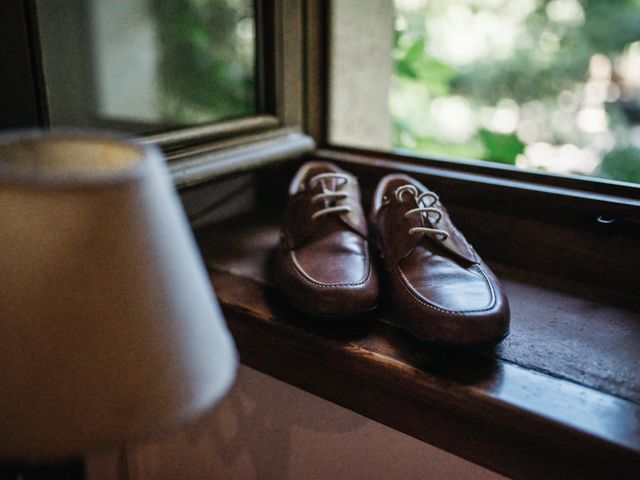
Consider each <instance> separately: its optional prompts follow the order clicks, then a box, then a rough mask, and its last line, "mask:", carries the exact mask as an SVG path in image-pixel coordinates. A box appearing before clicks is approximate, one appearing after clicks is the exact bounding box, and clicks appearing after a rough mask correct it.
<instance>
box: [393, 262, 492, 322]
mask: <svg viewBox="0 0 640 480" xmlns="http://www.w3.org/2000/svg"><path fill="white" fill-rule="evenodd" d="M472 268H476V269H477V270H478V271H479V272H480V274H481V275H482V279H483V280H484V282H485V283H486V284H487V285H488V287H489V291H490V292H491V302H490V304H489V306H488V307H486V308H483V309H480V310H459V311H458V310H448V309H446V308H443V307H441V306H439V305H436V304H435V303H432V302H429V301H428V300H427V299H426V298H424V297H423V296H422V295H420V294H419V293H418V292H416V291H415V289H414V287H413V286H412V285H411V283H409V280H408V279H407V277H406V276H405V274H404V273H403V272H402V270H401V269H400V267H396V268H395V271H394V273H395V274H396V275H397V276H398V277H399V278H400V280H401V282H400V283H401V284H402V286H403V287H404V289H405V290H406V291H407V293H409V295H411V296H412V297H413V298H414V299H415V300H416V301H418V302H419V303H421V304H422V305H424V306H425V307H428V308H431V309H433V310H437V311H439V312H442V313H450V314H455V315H468V314H473V313H480V312H487V311H489V310H491V309H492V308H493V307H495V305H496V294H495V292H494V290H493V286H492V285H491V282H490V281H489V279H488V278H487V276H486V275H485V273H484V272H483V271H482V268H480V267H479V266H478V265H474V266H473V267H472Z"/></svg>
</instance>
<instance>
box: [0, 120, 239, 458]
mask: <svg viewBox="0 0 640 480" xmlns="http://www.w3.org/2000/svg"><path fill="white" fill-rule="evenodd" d="M236 367H237V355H236V350H235V347H234V344H233V341H232V338H231V336H230V334H229V332H228V330H227V328H226V325H225V323H224V319H223V317H222V314H221V312H220V309H219V306H218V304H217V302H216V299H215V296H214V294H213V291H212V288H211V285H210V282H209V280H208V277H207V274H206V271H205V268H204V266H203V264H202V260H201V258H200V256H199V254H198V251H197V249H196V245H195V242H194V240H193V236H192V234H191V231H190V228H189V225H188V222H187V220H186V217H185V215H184V212H183V211H182V209H181V206H180V204H179V200H178V196H177V194H176V192H175V190H174V187H173V185H172V183H171V180H170V177H169V175H168V173H167V168H166V166H165V164H164V159H163V158H162V155H161V154H160V152H159V151H158V150H157V149H156V148H153V147H149V146H142V145H138V144H135V143H131V142H128V141H124V140H122V139H120V138H118V137H112V136H104V135H101V134H91V133H89V134H87V133H73V132H61V133H60V132H59V133H43V132H26V133H25V132H18V133H11V134H5V135H2V136H0V458H1V459H18V460H20V459H55V458H60V457H64V456H71V455H78V454H80V453H83V452H86V451H88V450H91V449H93V448H95V447H100V446H107V445H109V444H116V443H120V442H122V441H123V440H126V439H129V438H132V437H136V436H140V435H142V434H146V433H150V432H153V431H157V430H160V429H163V428H165V427H167V426H170V425H172V424H176V423H178V422H182V421H184V420H187V419H189V418H191V417H193V416H195V415H197V414H198V413H200V412H202V411H203V410H205V409H207V408H209V407H210V406H211V405H212V404H213V403H214V402H215V401H216V400H217V399H219V398H220V397H221V396H223V395H224V394H225V392H226V391H227V389H228V388H229V386H230V385H231V383H232V381H233V378H234V376H235V371H236Z"/></svg>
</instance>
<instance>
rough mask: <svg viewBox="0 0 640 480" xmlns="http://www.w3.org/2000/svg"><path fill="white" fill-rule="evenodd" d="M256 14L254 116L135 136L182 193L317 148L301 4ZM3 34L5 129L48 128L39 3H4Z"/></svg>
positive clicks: (260, 2) (262, 1)
mask: <svg viewBox="0 0 640 480" xmlns="http://www.w3.org/2000/svg"><path fill="white" fill-rule="evenodd" d="M254 8H255V12H256V80H257V82H256V93H257V96H256V97H257V112H256V114H255V115H249V116H245V117H241V118H236V119H231V120H227V121H218V122H212V123H208V124H204V125H198V126H193V127H185V128H179V129H173V130H170V131H166V132H162V133H157V134H150V135H142V136H139V137H137V139H138V140H139V141H141V142H143V143H153V144H155V145H157V146H159V147H160V148H161V149H162V150H163V151H164V153H165V156H166V157H167V160H168V163H169V166H170V169H171V171H172V172H173V173H174V178H175V179H176V184H177V186H178V187H186V186H193V185H196V184H200V183H204V182H207V181H210V180H213V179H215V178H218V177H220V176H224V175H228V174H230V173H233V172H234V171H236V170H238V171H244V170H250V169H252V168H257V167H260V166H263V165H267V164H271V163H273V162H279V161H284V160H287V159H291V158H296V157H299V156H301V155H304V154H306V153H308V152H310V151H312V150H313V148H314V146H315V145H314V142H313V140H312V139H311V137H309V136H308V135H306V134H305V133H304V132H303V129H302V126H303V125H302V124H303V111H302V105H303V102H302V95H303V65H302V58H303V52H302V47H303V35H302V29H303V24H302V18H303V6H302V4H301V3H300V2H296V1H292V0H276V1H268V0H254ZM0 32H2V37H0V39H2V40H3V42H2V44H3V47H2V48H3V51H1V52H0V58H4V63H5V65H10V68H8V72H7V75H4V76H3V77H2V78H1V79H0V104H2V105H5V106H6V108H4V109H3V111H2V112H0V128H25V127H27V128H28V127H30V128H38V127H39V128H46V127H48V126H49V124H50V122H49V112H48V101H47V85H46V78H45V75H44V70H43V65H42V51H41V48H40V36H39V31H38V22H37V0H6V1H5V2H2V4H1V5H0ZM285 79H286V83H285ZM113 127H114V128H117V124H114V125H113ZM256 146H258V147H260V148H256ZM229 158H232V159H233V161H232V162H229Z"/></svg>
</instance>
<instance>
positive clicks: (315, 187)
mask: <svg viewBox="0 0 640 480" xmlns="http://www.w3.org/2000/svg"><path fill="white" fill-rule="evenodd" d="M322 173H338V172H334V171H333V170H329V169H318V170H314V171H313V172H311V174H310V175H309V176H308V177H307V179H306V181H305V188H307V189H309V190H311V191H312V192H314V193H323V192H325V191H332V192H338V191H340V190H343V189H344V188H345V187H346V182H345V181H344V180H342V179H340V178H331V177H327V178H322V179H320V180H316V181H314V180H313V179H314V178H315V177H316V176H317V175H320V174H322Z"/></svg>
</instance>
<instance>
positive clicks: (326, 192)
mask: <svg viewBox="0 0 640 480" xmlns="http://www.w3.org/2000/svg"><path fill="white" fill-rule="evenodd" d="M326 180H337V181H338V182H339V181H342V182H343V183H340V184H338V185H337V187H341V186H343V185H347V184H348V183H349V182H350V180H349V176H348V175H346V174H344V173H319V174H317V175H314V176H313V177H311V180H310V181H309V187H310V188H315V187H316V185H317V184H318V183H320V185H321V186H322V193H318V194H317V195H314V196H313V197H311V203H317V202H319V201H324V204H325V206H324V208H321V209H320V210H318V211H316V212H315V213H314V214H313V215H311V220H316V219H317V218H320V217H322V216H324V215H328V214H330V213H344V212H350V211H351V207H350V206H349V205H338V202H340V201H341V200H344V199H346V198H349V197H350V194H349V192H337V191H335V190H332V189H330V188H329V187H328V186H327V184H328V182H327V181H326Z"/></svg>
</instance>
